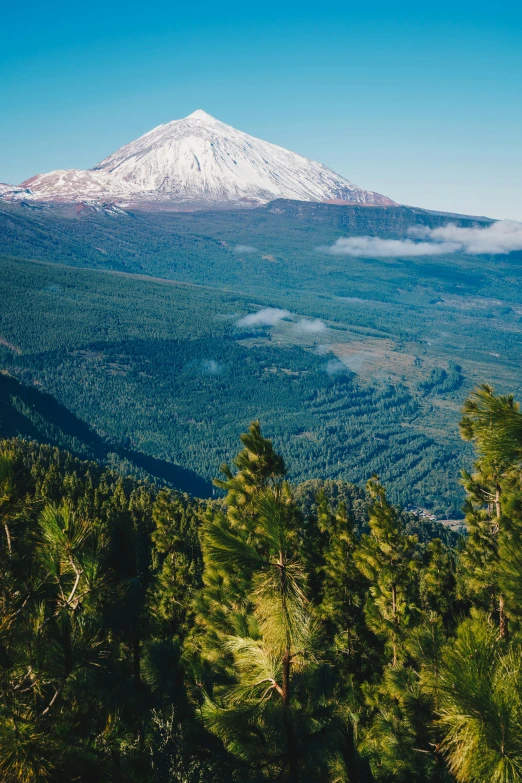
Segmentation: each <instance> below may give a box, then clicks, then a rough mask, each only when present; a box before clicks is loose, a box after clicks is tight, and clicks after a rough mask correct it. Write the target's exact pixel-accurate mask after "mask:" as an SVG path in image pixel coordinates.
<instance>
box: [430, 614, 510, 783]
mask: <svg viewBox="0 0 522 783" xmlns="http://www.w3.org/2000/svg"><path fill="white" fill-rule="evenodd" d="M441 694H442V698H441V707H440V711H439V714H440V719H439V725H440V727H441V729H442V730H443V732H444V735H445V736H444V741H443V743H442V749H443V751H444V753H445V755H446V756H447V759H448V762H449V768H450V771H451V772H452V773H453V775H454V776H455V778H456V780H457V781H459V783H484V781H488V783H489V782H490V781H491V783H518V782H519V781H521V780H522V657H521V651H520V648H519V647H516V648H513V647H512V648H510V647H509V646H507V645H506V644H505V642H504V641H503V640H502V639H500V640H499V638H498V635H497V633H496V631H495V629H494V628H492V627H491V625H490V623H489V622H488V618H487V616H486V615H485V614H484V613H482V612H478V611H476V612H474V614H473V616H472V617H471V618H469V619H467V620H465V621H464V622H463V623H462V624H461V626H460V627H459V629H458V631H457V637H456V639H453V640H451V641H450V642H449V643H448V645H447V647H446V648H445V650H444V655H443V666H442V669H441Z"/></svg>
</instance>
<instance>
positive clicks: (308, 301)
mask: <svg viewBox="0 0 522 783" xmlns="http://www.w3.org/2000/svg"><path fill="white" fill-rule="evenodd" d="M453 219H454V220H455V221H460V223H461V225H466V224H468V225H473V224H476V222H477V221H476V220H474V219H470V218H462V217H460V218H459V217H456V216H454V217H453ZM447 222H448V216H445V215H439V214H438V213H428V212H423V211H422V210H415V209H411V208H406V207H357V206H338V205H323V204H306V203H298V202H284V201H280V202H272V203H271V204H269V205H267V206H266V207H260V208H258V209H254V210H239V211H234V210H221V211H215V212H194V213H179V212H178V213H153V214H150V213H144V212H138V211H136V212H128V213H124V214H116V215H115V214H112V213H111V212H110V211H105V210H103V209H101V210H98V209H96V210H94V209H93V210H91V211H89V210H88V211H87V213H84V212H83V211H81V212H80V213H79V214H78V213H77V212H76V210H74V211H73V212H71V208H70V206H61V207H58V206H39V207H35V206H24V205H22V204H12V203H11V204H6V203H4V204H1V205H0V238H1V241H2V249H3V252H4V253H5V254H6V255H5V257H4V258H3V259H2V270H3V275H2V281H1V287H2V301H3V303H4V305H3V309H2V314H1V321H0V337H1V338H2V339H1V342H0V361H1V367H2V368H3V369H4V370H6V371H8V372H9V373H10V374H12V375H13V376H15V377H17V378H19V379H20V380H21V381H23V383H25V384H27V385H29V386H36V388H38V389H42V390H43V391H45V392H47V393H49V394H51V395H53V397H55V398H56V400H57V401H58V402H59V403H60V404H61V405H64V406H65V407H66V408H67V409H68V410H70V411H71V413H72V414H74V415H75V416H77V417H78V418H79V419H80V420H81V421H83V422H85V423H86V424H87V425H89V426H90V427H92V428H93V431H94V432H95V433H96V434H97V435H98V436H99V437H101V438H102V439H104V440H106V441H107V442H109V443H113V444H116V445H114V448H113V450H114V451H118V450H119V451H121V450H122V449H128V450H131V451H134V452H136V453H139V454H144V455H148V456H149V457H150V458H153V459H157V460H160V461H162V462H166V463H171V464H174V465H178V466H181V467H182V468H184V469H187V470H189V471H192V472H193V473H194V474H195V475H196V476H199V477H200V478H201V480H203V481H207V482H208V481H209V480H210V479H211V478H212V477H213V476H214V474H215V466H216V464H219V463H220V462H223V461H225V460H227V459H228V458H229V456H230V452H231V449H233V446H234V443H235V442H236V439H237V434H238V433H239V432H241V431H242V430H243V429H244V428H245V427H246V426H247V425H248V423H249V422H250V421H251V420H252V419H257V418H259V419H260V420H261V422H262V425H263V428H264V430H265V431H267V432H268V433H270V436H271V437H273V439H274V443H275V444H276V446H277V448H278V449H280V451H281V453H283V455H284V456H285V458H286V459H287V462H288V464H291V465H292V466H293V472H292V474H291V478H292V480H293V481H303V480H306V479H308V478H310V477H312V476H318V475H319V476H321V477H323V478H335V479H338V478H342V479H345V480H349V481H354V482H363V481H365V480H366V479H367V478H368V476H369V475H371V473H372V472H378V473H379V475H380V476H381V478H382V480H383V481H385V482H386V484H387V485H388V486H389V489H390V493H391V496H392V497H393V499H394V500H396V501H400V502H401V503H403V504H405V505H411V506H415V507H416V506H425V507H427V508H431V509H432V510H434V511H435V513H436V514H438V515H439V516H443V517H454V516H458V515H459V513H460V505H461V502H462V501H461V498H462V495H461V490H460V488H459V485H458V472H459V467H458V465H460V464H462V459H464V460H465V459H466V458H467V457H466V455H468V454H469V450H468V447H467V446H466V445H465V444H464V443H463V442H462V441H461V440H460V437H459V435H458V421H459V418H460V414H459V411H460V407H461V405H462V402H463V400H464V399H465V397H466V395H467V393H468V392H469V390H470V389H471V388H472V387H473V386H475V385H476V384H477V383H479V382H484V381H488V382H491V383H492V384H493V385H494V386H495V387H496V388H497V390H499V391H503V390H507V389H509V390H512V391H514V392H516V391H517V390H518V389H519V388H520V385H521V383H522V378H521V376H520V371H519V366H520V336H521V332H522V321H521V312H520V311H521V309H522V308H521V307H520V301H521V294H520V282H519V276H518V275H519V269H520V265H521V264H522V258H521V254H520V253H511V254H510V255H509V256H484V255H482V256H470V255H464V254H452V255H450V256H443V255H441V256H431V257H429V258H423V257H421V258H406V259H401V258H391V259H383V258H375V259H372V258H351V257H350V258H346V257H340V256H333V255H330V254H328V253H326V252H325V251H324V250H323V249H322V248H324V247H328V246H331V245H332V243H333V242H335V240H336V239H337V238H338V237H340V236H345V235H346V234H347V233H348V232H349V233H350V235H354V234H359V235H367V234H370V233H373V234H378V235H380V236H382V237H386V238H395V237H401V236H404V235H405V234H406V232H407V230H408V228H409V227H411V226H412V225H431V226H432V227H437V226H438V225H444V224H446V223H447ZM483 224H484V225H487V221H485V220H484V221H483ZM27 259H31V260H30V261H29V260H27ZM20 303H23V306H22V307H21V306H20ZM263 308H269V309H270V308H271V309H272V310H274V309H277V308H279V309H281V310H284V311H285V312H286V313H287V315H285V316H284V317H282V318H277V319H276V320H274V321H273V322H272V323H257V324H255V323H254V324H252V325H251V326H248V327H246V326H240V325H238V323H239V322H240V321H241V319H242V318H244V317H245V316H246V315H248V314H249V313H250V314H254V313H256V312H259V311H260V310H262V309H263ZM27 314H29V315H30V317H29V318H28V317H27ZM269 320H271V319H269ZM272 320H273V319H272ZM182 488H184V489H186V488H187V487H186V486H185V485H183V486H182Z"/></svg>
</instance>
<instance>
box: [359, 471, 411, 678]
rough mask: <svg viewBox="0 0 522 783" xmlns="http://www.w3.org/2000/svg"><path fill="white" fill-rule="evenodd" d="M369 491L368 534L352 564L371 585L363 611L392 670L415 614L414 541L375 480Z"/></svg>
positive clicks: (402, 652) (400, 654) (362, 539)
mask: <svg viewBox="0 0 522 783" xmlns="http://www.w3.org/2000/svg"><path fill="white" fill-rule="evenodd" d="M368 491H369V493H370V495H371V498H372V500H373V502H372V505H371V506H370V529H371V532H370V534H369V535H363V536H362V537H361V542H360V546H359V548H358V550H357V551H356V553H355V562H356V564H357V567H358V568H359V570H360V571H361V573H362V574H363V575H364V576H365V577H366V579H367V580H368V581H369V583H370V587H369V595H368V599H367V602H366V607H365V612H366V617H367V621H368V625H369V627H370V628H371V629H372V630H373V631H374V632H375V633H376V634H377V635H378V636H380V637H382V638H383V639H384V641H385V643H386V646H387V647H388V649H389V650H390V653H391V661H392V665H393V666H395V665H397V663H398V662H399V661H400V660H402V659H403V658H404V655H405V649H404V640H405V636H406V630H407V628H408V626H409V625H410V622H411V620H412V617H413V615H414V614H415V612H416V610H417V606H416V605H415V586H416V575H417V572H418V561H417V560H416V558H415V551H416V543H417V538H416V536H408V535H406V534H405V533H404V532H403V524H402V521H401V518H400V515H399V513H398V512H397V510H396V509H394V508H393V506H391V505H390V504H389V503H388V501H387V500H386V492H385V490H384V487H382V486H381V485H380V484H379V482H378V480H377V478H376V477H374V478H372V479H371V480H370V481H369V482H368Z"/></svg>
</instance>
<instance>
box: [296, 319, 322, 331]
mask: <svg viewBox="0 0 522 783" xmlns="http://www.w3.org/2000/svg"><path fill="white" fill-rule="evenodd" d="M295 328H296V329H297V331H298V332H304V333H305V334H318V333H319V332H324V331H325V329H326V326H325V324H324V323H323V322H322V321H320V320H319V319H318V318H315V319H313V320H311V321H310V320H308V319H306V318H301V320H300V321H298V322H297V323H296V325H295Z"/></svg>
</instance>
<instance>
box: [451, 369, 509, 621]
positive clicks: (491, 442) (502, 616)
mask: <svg viewBox="0 0 522 783" xmlns="http://www.w3.org/2000/svg"><path fill="white" fill-rule="evenodd" d="M460 430H461V435H462V437H463V438H464V439H465V440H469V441H472V442H473V444H474V446H475V449H476V452H477V455H478V458H477V460H476V463H475V472H474V473H473V474H472V475H470V474H469V473H467V472H465V471H464V472H463V484H464V486H465V488H466V492H467V496H468V514H467V517H466V518H467V522H468V526H469V530H470V533H471V534H472V536H473V538H472V539H471V540H470V546H469V550H470V552H469V557H467V558H466V557H465V558H464V561H463V563H464V566H465V567H466V566H467V567H468V568H467V573H466V576H468V578H469V579H468V581H469V582H470V587H471V588H472V589H473V587H472V584H471V583H472V582H475V585H474V586H475V587H482V589H484V588H485V589H489V590H490V592H491V595H492V600H494V601H495V602H496V604H497V610H498V622H499V632H500V635H501V636H502V637H506V636H507V633H508V619H507V615H508V614H509V608H508V609H507V611H506V606H505V597H504V594H503V592H502V591H501V590H500V587H499V574H500V573H502V572H503V570H504V568H503V563H502V560H501V558H500V551H499V540H501V539H502V538H504V537H505V536H507V538H508V539H509V538H510V536H511V532H512V531H511V530H510V527H511V520H510V519H509V518H508V517H506V515H505V514H504V512H503V495H504V493H505V490H506V488H507V487H509V486H511V485H512V484H513V482H515V483H516V480H517V476H519V475H520V470H521V467H522V414H521V413H520V409H519V405H518V403H516V402H515V400H514V398H513V396H512V395H508V396H503V395H495V394H494V392H493V389H492V387H491V386H487V385H482V386H480V387H478V389H476V390H475V391H474V392H472V394H471V395H470V396H469V398H468V399H467V401H466V403H465V405H464V416H463V418H462V421H461V423H460ZM488 527H489V535H488ZM486 537H489V539H490V541H486ZM481 538H482V540H483V544H484V546H483V547H481V546H480V539H481ZM470 566H471V568H470ZM473 566H477V567H475V568H474V567H473ZM481 580H482V581H483V584H482V586H481V585H480V584H479V583H480V581H481Z"/></svg>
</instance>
